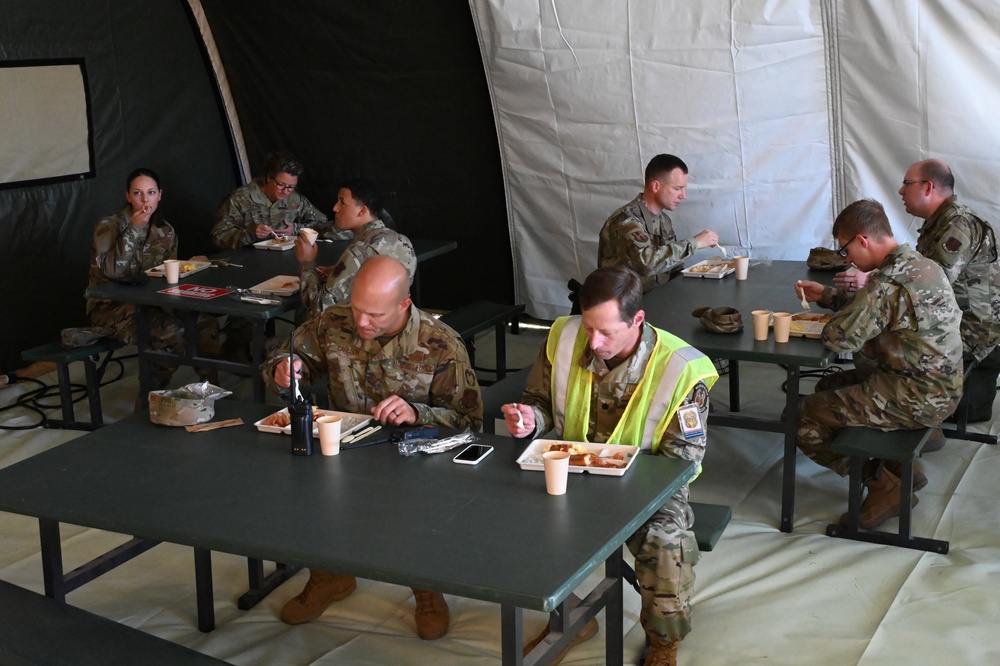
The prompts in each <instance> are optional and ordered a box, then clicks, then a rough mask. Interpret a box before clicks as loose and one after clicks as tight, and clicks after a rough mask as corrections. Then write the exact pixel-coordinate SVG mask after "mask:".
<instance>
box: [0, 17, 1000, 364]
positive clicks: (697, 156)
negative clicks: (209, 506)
mask: <svg viewBox="0 0 1000 666" xmlns="http://www.w3.org/2000/svg"><path fill="white" fill-rule="evenodd" d="M0 9H2V10H3V15H4V16H5V21H4V22H3V23H2V24H0V57H2V58H3V61H2V62H0V64H3V65H4V66H5V67H10V66H13V65H18V66H21V65H25V64H27V65H32V64H39V63H41V64H45V63H50V62H53V61H60V62H61V61H63V60H66V59H69V60H74V59H76V60H82V61H83V63H84V66H85V70H86V71H85V76H86V79H85V80H86V91H87V94H88V95H89V97H88V100H89V102H88V103H89V119H90V135H89V136H90V141H91V144H92V167H93V168H92V171H91V172H90V173H89V174H88V175H86V176H82V177H78V178H75V179H69V180H66V179H63V180H58V181H57V182H46V180H45V179H39V180H35V181H31V182H20V183H17V182H15V183H8V184H6V185H2V186H0V187H2V189H0V220H2V221H3V224H2V225H0V234H2V236H0V248H2V249H0V252H2V259H3V260H2V261H0V276H2V278H3V284H5V285H6V286H7V287H8V288H7V289H6V290H5V296H4V303H3V306H4V311H5V313H7V316H6V317H4V319H3V323H2V324H0V329H2V336H3V340H4V342H5V344H3V345H2V348H3V352H2V353H3V357H2V359H0V362H2V363H3V364H4V365H5V366H6V365H9V364H10V363H13V362H15V361H16V358H17V354H18V353H19V350H21V349H23V348H25V347H27V346H29V345H30V344H33V343H34V342H35V341H36V340H37V339H38V338H40V337H42V338H52V337H54V335H55V332H56V331H57V330H58V329H59V328H61V327H63V326H68V325H75V324H76V325H78V324H81V323H83V299H82V291H83V288H84V285H85V283H86V267H87V262H88V261H89V246H90V234H91V231H92V229H93V225H94V223H95V222H96V220H98V219H99V218H100V217H102V216H103V215H106V214H108V213H110V212H112V211H114V210H116V209H117V208H118V207H120V206H121V205H122V184H123V180H124V177H125V174H127V173H128V172H129V171H130V170H131V169H132V168H134V167H135V166H139V165H146V166H150V167H152V168H154V169H157V170H158V171H159V172H160V174H161V176H162V177H163V179H164V204H163V205H164V210H165V212H166V214H167V218H168V219H169V220H171V222H172V223H174V225H175V226H176V227H177V229H178V232H179V234H180V237H181V240H182V245H181V253H182V255H190V254H195V253H198V252H205V251H210V250H211V246H210V245H209V243H208V233H207V232H208V229H209V227H210V226H211V224H212V216H213V212H214V210H215V207H216V206H217V205H218V203H219V202H220V201H221V199H222V198H223V197H224V196H225V195H226V194H227V193H228V192H229V191H230V190H232V189H233V188H234V187H235V186H237V185H238V184H240V183H241V182H243V181H244V180H245V179H246V178H247V177H248V175H249V174H253V173H256V171H257V170H259V169H260V168H261V165H262V163H263V160H264V158H265V156H266V154H267V153H268V152H269V151H271V150H275V149H290V150H293V151H294V152H296V153H297V154H299V156H300V157H301V158H302V159H303V161H304V162H305V163H306V166H307V173H306V175H305V177H304V179H303V182H302V191H303V192H304V193H305V194H306V196H307V197H309V198H310V199H311V200H312V201H313V202H314V203H316V204H317V205H318V206H319V207H320V208H321V209H326V210H328V209H329V208H330V206H331V205H332V202H333V198H334V197H333V195H334V191H335V188H336V186H337V183H338V182H339V181H340V180H341V179H344V178H347V177H350V176H354V175H364V176H368V177H370V178H373V179H374V180H376V181H378V182H379V183H380V184H381V185H382V186H383V188H384V189H385V190H386V191H387V193H388V200H389V205H388V208H389V210H390V212H392V213H393V215H394V218H396V219H397V220H398V221H399V222H400V226H401V227H402V231H403V232H404V233H407V234H409V235H411V236H422V237H436V238H450V239H455V240H457V241H458V242H459V250H458V251H457V252H453V253H451V254H450V255H447V256H445V257H441V258H440V259H436V260H435V261H434V262H432V263H430V264H428V266H427V268H426V272H425V274H424V278H423V285H424V286H423V289H424V293H425V298H424V300H425V305H427V306H432V307H441V308H449V307H454V306H457V305H461V304H462V303H463V302H466V301H469V300H472V299H473V298H490V299H493V300H504V301H510V300H511V299H516V300H518V301H519V302H524V303H526V304H527V306H528V312H529V313H530V314H532V315H535V316H538V317H542V318H552V317H554V316H557V315H559V314H564V313H566V312H567V311H568V301H567V300H566V288H565V284H566V281H567V279H568V278H570V277H578V278H579V277H583V276H585V275H586V274H587V273H588V272H589V271H590V270H591V269H592V268H593V267H594V266H595V262H596V251H597V235H598V232H599V230H600V227H601V224H602V223H603V221H604V219H606V218H607V216H608V215H609V214H610V213H611V212H612V211H613V210H614V209H615V208H617V207H618V206H620V205H621V204H622V203H624V202H625V201H627V200H629V199H631V198H632V197H634V196H635V194H636V193H637V192H638V191H639V189H640V188H641V175H642V169H643V166H644V165H645V163H646V162H647V161H648V160H649V159H650V158H651V157H652V156H653V155H655V154H657V153H660V152H672V153H675V154H677V155H680V156H682V157H683V158H684V159H685V161H687V163H688V165H689V166H690V168H691V185H690V187H689V191H688V196H689V199H688V201H686V202H685V203H684V204H683V205H682V207H681V208H680V209H679V210H678V211H677V212H676V214H675V215H674V224H675V227H676V229H677V232H678V235H680V236H681V237H689V236H691V235H693V234H694V233H696V232H697V231H699V230H701V229H703V228H711V229H715V230H716V231H718V232H719V233H720V236H721V239H722V243H723V244H724V245H727V246H730V247H742V248H747V249H748V250H749V252H750V254H751V256H752V257H754V258H755V259H757V260H761V259H767V258H771V259H801V258H804V257H805V255H806V252H807V251H808V249H809V248H810V247H813V246H816V245H827V246H830V245H831V244H832V239H831V238H830V234H829V228H830V223H831V222H832V219H833V217H834V216H835V214H836V213H837V211H839V210H840V208H842V207H843V206H844V205H846V203H849V202H850V201H852V200H854V199H857V198H861V197H874V198H876V199H878V200H880V201H882V202H883V204H885V206H886V209H887V211H888V212H889V215H890V220H891V221H892V222H893V226H894V228H895V230H896V234H897V236H898V237H899V238H900V239H901V240H905V241H910V240H913V239H914V238H915V236H916V229H917V228H918V226H919V225H918V221H917V220H914V219H913V218H911V217H909V216H908V215H906V214H905V212H904V211H903V210H902V206H901V205H900V204H899V203H898V198H896V194H895V190H896V188H897V187H898V186H899V181H900V179H901V178H902V174H903V172H904V171H905V169H906V167H907V166H908V165H909V164H910V163H911V162H914V161H916V160H918V159H922V158H925V157H930V156H934V157H941V158H944V159H945V160H947V161H948V162H949V163H950V164H951V165H952V167H953V169H954V171H955V174H956V178H957V181H958V184H957V191H958V193H959V196H960V197H961V200H962V201H963V202H965V203H967V204H969V205H971V206H972V207H973V208H974V209H975V210H977V211H978V212H979V213H980V214H981V215H982V216H984V217H985V218H986V219H989V220H995V219H997V217H998V215H997V214H998V212H1000V211H998V206H1000V203H998V201H997V199H996V197H995V196H993V195H992V191H991V186H993V184H994V180H995V179H994V178H993V172H994V171H995V170H996V166H997V158H996V157H995V153H994V152H993V151H994V150H995V148H996V147H997V146H998V144H1000V136H998V135H1000V124H998V123H996V122H991V121H992V120H993V119H994V117H995V116H996V114H997V111H996V109H997V108H1000V104H997V102H998V101H1000V100H998V98H1000V91H998V88H997V86H996V85H995V82H996V81H997V80H1000V76H998V74H1000V72H998V71H997V70H998V68H1000V63H998V61H997V59H996V58H995V57H994V56H995V54H996V52H997V46H998V41H1000V31H998V29H997V27H996V22H995V20H993V18H994V16H993V14H994V10H995V3H993V2H990V1H989V0H961V1H960V2H954V3H922V2H919V1H918V0H893V1H889V2H877V1H875V0H868V1H866V2H841V1H839V0H820V1H818V2H793V1H791V0H784V1H777V2H775V1H773V0H746V1H741V2H735V1H733V0H706V1H705V2H698V3H691V2H679V1H667V2H664V1H659V0H628V1H626V2H617V3H607V2H600V1H599V0H572V1H561V2H560V1H557V0H553V1H551V2H547V3H540V2H527V1H525V0H514V1H509V0H507V1H503V2H501V1H499V0H470V2H469V3H468V5H465V4H464V3H454V2H451V3H446V2H441V1H440V0H429V1H428V2H421V3H405V2H389V1H387V0H369V1H366V2H360V1H357V0H355V1H345V2H338V3H320V2H302V1H299V2H294V1H293V2H286V3H280V4H276V3H269V2H260V1H258V0H249V1H247V2H242V3H239V4H238V5H235V4H234V3H227V2H224V1H223V0H187V1H184V0H150V1H148V2H144V3H141V4H137V3H128V2H122V1H121V0H117V1H116V0H112V1H110V2H108V1H105V2H94V1H92V0H76V1H74V2H69V1H68V0H38V1H36V2H32V3H20V2H14V1H12V0H0ZM24 92H25V89H24V88H22V89H14V90H13V93H14V95H21V94H24ZM8 94H9V93H8V92H7V90H4V94H3V97H4V98H6V97H7V95H8ZM5 132H13V133H16V130H12V129H10V128H9V127H5ZM0 145H4V144H0ZM12 159H13V158H12V156H9V155H5V156H4V159H3V160H0V162H7V163H9V162H10V161H11V160H12ZM456 275H459V276H462V278H463V279H461V280H455V279H454V278H455V276H456ZM0 367H3V366H0Z"/></svg>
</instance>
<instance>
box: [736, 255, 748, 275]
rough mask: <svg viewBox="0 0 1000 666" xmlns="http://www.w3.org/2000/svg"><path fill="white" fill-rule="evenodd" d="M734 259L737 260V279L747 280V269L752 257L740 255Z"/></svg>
mask: <svg viewBox="0 0 1000 666" xmlns="http://www.w3.org/2000/svg"><path fill="white" fill-rule="evenodd" d="M733 261H735V262H736V279H737V280H746V279H747V270H748V269H749V268H750V257H748V256H746V255H740V256H739V257H733Z"/></svg>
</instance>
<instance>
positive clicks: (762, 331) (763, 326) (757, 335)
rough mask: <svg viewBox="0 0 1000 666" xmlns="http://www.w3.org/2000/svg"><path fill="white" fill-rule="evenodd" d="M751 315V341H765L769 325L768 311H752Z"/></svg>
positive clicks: (769, 313)
mask: <svg viewBox="0 0 1000 666" xmlns="http://www.w3.org/2000/svg"><path fill="white" fill-rule="evenodd" d="M750 314H752V315H753V339H754V340H767V329H768V327H769V326H770V325H771V311H770V310H754V311H753V312H751V313H750Z"/></svg>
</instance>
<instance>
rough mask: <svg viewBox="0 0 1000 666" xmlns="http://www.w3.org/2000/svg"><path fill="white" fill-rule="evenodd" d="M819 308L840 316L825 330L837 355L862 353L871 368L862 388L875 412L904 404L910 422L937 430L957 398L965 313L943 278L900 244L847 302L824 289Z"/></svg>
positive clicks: (929, 263)
mask: <svg viewBox="0 0 1000 666" xmlns="http://www.w3.org/2000/svg"><path fill="white" fill-rule="evenodd" d="M820 305H822V306H824V307H828V308H833V309H838V312H837V313H836V314H834V315H833V319H831V320H830V321H829V322H828V323H827V324H826V326H824V327H823V335H822V337H823V342H824V344H826V346H827V347H828V348H830V349H832V350H834V351H837V352H841V353H843V352H860V353H861V354H862V355H863V356H864V357H865V359H866V360H867V361H868V363H866V365H869V366H872V367H873V373H872V375H871V377H870V378H868V379H866V380H865V382H864V384H863V386H864V392H865V396H866V397H867V398H868V399H869V400H870V403H871V408H872V409H880V408H882V406H883V405H885V404H887V403H892V404H895V405H896V407H897V408H900V407H901V406H903V405H907V406H908V409H909V411H910V413H912V414H913V420H914V421H915V422H917V423H919V424H921V425H925V426H931V427H933V426H937V425H939V424H940V423H941V420H942V419H944V418H945V417H946V416H948V415H949V414H951V413H952V412H953V411H954V410H955V407H956V406H957V405H958V400H959V398H960V397H961V395H962V338H961V334H960V333H959V326H960V322H961V320H962V312H961V310H959V309H958V303H957V302H956V301H955V295H954V293H953V292H952V290H951V287H950V285H949V284H948V278H947V277H946V276H945V274H944V271H943V270H942V269H941V267H940V266H938V265H937V264H936V263H934V262H933V261H931V260H930V259H927V258H926V257H923V256H921V255H920V254H919V253H917V252H916V251H915V250H913V249H912V248H911V247H910V246H909V245H900V246H899V247H897V248H896V249H894V250H893V251H892V252H890V253H889V255H888V256H887V257H886V259H885V261H884V262H883V264H882V266H881V267H879V269H878V270H874V271H872V272H871V274H870V276H869V278H868V282H867V284H865V286H864V287H862V288H861V289H859V290H858V291H857V292H855V293H854V294H853V298H852V295H851V294H850V293H849V292H845V291H843V290H840V289H835V288H829V287H828V288H827V289H825V290H824V292H823V297H822V299H821V300H820Z"/></svg>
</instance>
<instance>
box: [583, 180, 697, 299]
mask: <svg viewBox="0 0 1000 666" xmlns="http://www.w3.org/2000/svg"><path fill="white" fill-rule="evenodd" d="M696 249H698V248H697V246H696V245H695V244H694V241H691V240H683V241H678V240H677V235H676V234H675V233H674V226H673V224H671V222H670V217H669V216H668V215H667V213H666V211H660V213H659V214H658V215H653V214H652V213H651V212H649V208H647V207H646V204H645V203H644V202H643V200H642V194H639V196H637V197H636V198H635V199H633V200H632V201H630V202H629V203H627V204H625V205H624V206H622V207H621V208H619V209H618V210H616V211H615V212H614V213H612V215H611V217H609V218H608V221H607V222H605V223H604V227H603V228H602V229H601V236H600V240H599V242H598V246H597V267H598V268H604V267H605V266H628V267H629V268H631V269H632V270H634V271H635V272H636V273H638V274H639V275H640V276H641V277H642V291H643V292H644V293H645V292H647V291H649V290H650V289H652V288H653V287H655V286H657V285H660V284H664V283H665V282H667V281H668V280H669V279H670V268H671V267H672V266H674V265H675V264H678V263H680V262H682V261H684V260H685V259H687V258H688V257H690V256H691V255H693V254H694V252H695V250H696Z"/></svg>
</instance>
